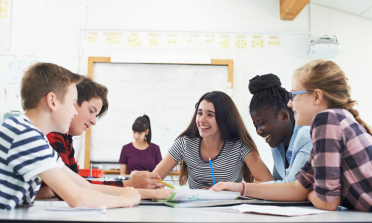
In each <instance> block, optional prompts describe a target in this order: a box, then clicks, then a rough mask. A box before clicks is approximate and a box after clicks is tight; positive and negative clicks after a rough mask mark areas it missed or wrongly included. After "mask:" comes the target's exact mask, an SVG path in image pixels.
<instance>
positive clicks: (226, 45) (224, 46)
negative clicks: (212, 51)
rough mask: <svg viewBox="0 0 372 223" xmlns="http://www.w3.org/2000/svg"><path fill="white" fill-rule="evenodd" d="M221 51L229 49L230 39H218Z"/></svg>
mask: <svg viewBox="0 0 372 223" xmlns="http://www.w3.org/2000/svg"><path fill="white" fill-rule="evenodd" d="M220 48H221V49H230V39H220Z"/></svg>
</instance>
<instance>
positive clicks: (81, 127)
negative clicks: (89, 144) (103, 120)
mask: <svg viewBox="0 0 372 223" xmlns="http://www.w3.org/2000/svg"><path fill="white" fill-rule="evenodd" d="M75 108H76V111H77V112H78V115H77V116H76V117H75V118H74V119H73V120H72V122H71V125H70V129H69V130H68V134H70V135H72V136H78V135H81V134H83V132H84V131H85V130H87V129H88V128H89V127H90V126H91V125H95V124H96V121H97V120H96V117H97V115H98V114H99V112H100V111H101V108H102V100H101V98H92V99H90V100H89V101H84V102H83V103H81V106H79V105H78V104H76V105H75Z"/></svg>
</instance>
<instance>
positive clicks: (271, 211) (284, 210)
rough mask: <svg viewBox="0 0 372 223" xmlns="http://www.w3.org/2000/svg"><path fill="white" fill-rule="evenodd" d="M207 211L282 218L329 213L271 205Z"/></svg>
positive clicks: (210, 209) (218, 208) (221, 208)
mask: <svg viewBox="0 0 372 223" xmlns="http://www.w3.org/2000/svg"><path fill="white" fill-rule="evenodd" d="M203 210H205V211H224V212H233V213H257V214H267V215H280V216H290V217H292V216H302V215H311V214H324V213H327V212H328V211H323V210H319V209H310V208H298V207H279V206H269V205H250V204H241V205H237V206H230V207H217V208H204V209H203Z"/></svg>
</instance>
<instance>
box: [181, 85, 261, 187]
mask: <svg viewBox="0 0 372 223" xmlns="http://www.w3.org/2000/svg"><path fill="white" fill-rule="evenodd" d="M203 100H206V101H208V102H211V103H213V105H214V109H215V117H216V121H217V125H218V128H219V129H220V131H221V135H222V138H223V140H229V141H237V140H239V139H240V140H241V141H242V142H243V143H244V144H245V145H247V146H248V147H249V148H250V149H251V150H252V152H256V153H258V151H257V147H256V145H255V143H254V142H253V139H252V137H251V136H250V135H249V133H248V131H247V129H246V128H245V125H244V122H243V119H242V117H241V116H240V114H239V111H238V109H237V108H236V106H235V104H234V102H233V101H232V100H231V98H230V97H229V96H228V95H227V94H225V93H223V92H220V91H212V92H208V93H206V94H204V95H203V96H202V97H201V98H200V99H199V101H198V102H197V103H196V104H195V112H194V116H193V117H192V120H191V122H190V124H189V126H188V127H187V129H186V130H185V131H184V132H182V133H181V134H180V135H179V136H178V137H177V138H180V137H182V136H188V137H200V135H199V131H198V127H197V125H196V121H195V120H196V115H197V112H198V108H199V104H200V102H202V101H203ZM180 168H181V171H180V176H179V183H180V185H181V186H182V185H185V184H186V182H187V179H188V172H187V165H186V163H185V162H184V161H183V160H182V161H180ZM243 178H244V181H246V182H253V181H254V177H253V175H252V174H251V171H250V170H249V168H248V166H247V165H246V164H245V163H244V170H243Z"/></svg>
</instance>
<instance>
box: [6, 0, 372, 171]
mask: <svg viewBox="0 0 372 223" xmlns="http://www.w3.org/2000/svg"><path fill="white" fill-rule="evenodd" d="M12 3H13V4H12V14H11V17H12V25H11V48H10V50H9V51H8V52H0V104H1V106H0V114H1V116H0V121H2V114H3V113H5V112H8V111H10V110H12V109H20V105H19V102H18V101H16V100H11V99H9V96H8V100H5V94H4V91H3V89H4V88H6V89H8V92H12V89H13V91H15V90H16V89H17V88H16V87H14V86H13V85H9V84H6V73H7V63H8V60H9V59H36V60H40V61H44V62H52V63H56V64H58V65H61V66H64V67H66V68H68V69H70V70H72V71H74V72H79V73H80V74H86V73H87V71H86V67H85V65H84V64H86V59H87V57H88V56H111V53H112V52H114V51H115V49H112V47H111V48H110V49H108V50H106V51H102V50H101V49H97V50H96V51H95V50H94V49H90V50H89V51H84V49H81V48H80V49H79V47H81V44H80V42H79V41H77V39H78V36H79V27H82V26H87V27H100V28H103V27H116V28H117V27H120V28H122V29H126V30H137V31H147V30H149V29H151V30H163V31H168V32H175V31H196V32H200V33H203V32H207V31H211V32H213V31H214V32H226V33H227V34H229V33H234V32H244V31H246V32H247V33H252V31H254V30H256V31H257V33H256V34H262V33H260V30H262V32H267V33H268V32H273V33H275V34H276V35H278V36H279V37H280V38H281V39H282V43H281V46H280V47H281V49H282V50H281V51H280V53H279V51H277V50H275V49H270V50H268V49H267V48H265V49H262V50H259V49H250V48H248V49H247V50H241V51H237V50H232V49H231V50H229V49H219V48H207V47H206V48H197V47H195V48H193V47H182V46H180V47H178V48H177V49H176V50H174V51H175V52H208V53H210V55H211V57H212V58H213V59H233V60H234V72H235V74H234V76H235V87H234V92H233V100H234V101H235V103H236V105H237V106H238V109H239V111H240V113H241V115H242V116H243V119H244V121H245V124H246V126H247V127H248V130H249V132H250V133H251V135H252V136H253V139H254V140H255V142H256V144H257V146H258V148H259V151H260V153H261V156H262V159H263V160H264V162H265V163H266V164H267V165H268V167H269V169H272V166H273V162H272V157H271V152H270V149H269V147H268V146H267V145H266V143H265V142H264V140H263V139H262V138H260V137H258V136H257V135H256V134H255V130H254V127H253V125H252V120H251V118H250V116H249V113H248V105H249V101H250V98H251V95H250V93H249V92H248V90H247V85H248V81H249V79H251V78H252V77H254V76H255V75H258V74H265V73H270V72H271V73H274V74H278V75H279V76H280V78H281V79H282V82H283V85H284V87H285V88H287V89H291V86H290V83H291V82H290V78H291V75H292V73H293V71H294V70H295V69H296V68H298V67H299V66H301V65H302V64H304V63H306V62H308V61H309V60H308V59H300V58H297V57H296V55H295V50H296V45H295V41H294V39H295V38H297V37H306V35H304V33H306V31H310V33H311V36H312V37H319V36H321V35H324V34H329V35H337V37H338V40H339V42H340V43H341V45H342V51H341V53H340V55H338V56H337V57H336V59H334V61H335V62H336V63H338V64H339V65H340V66H341V68H342V69H343V70H344V71H345V72H346V74H347V75H348V77H349V79H350V84H351V87H352V97H353V98H355V99H357V100H358V102H360V106H359V107H358V108H359V110H360V113H361V117H362V118H363V119H365V121H366V122H367V123H370V124H372V117H370V116H369V112H370V111H371V107H372V105H371V103H370V99H369V97H370V96H369V95H371V93H372V92H371V91H372V90H371V88H370V83H372V82H371V81H372V80H371V78H372V77H371V74H372V72H371V71H372V63H371V62H372V55H371V53H370V52H371V51H372V42H371V41H370V39H371V36H372V29H371V28H372V20H370V19H366V18H362V17H359V16H356V15H352V14H349V13H345V12H341V11H338V10H334V9H330V8H327V7H324V6H320V5H316V4H312V3H311V4H310V5H308V6H306V7H305V8H304V9H303V10H302V12H301V13H300V14H299V15H298V16H297V18H296V19H295V20H294V21H282V20H280V15H279V1H278V0H250V1H246V0H219V1H213V0H205V1H197V0H192V1H166V0H158V1H151V0H146V1H129V0H107V1H96V0H86V1H82V0H80V1H76V0H67V1H66V0H53V1H51V0H49V1H48V0H33V1H27V0H13V1H12ZM288 31H291V34H289V33H288ZM254 32H255V31H254ZM254 32H253V33H254ZM288 35H290V36H288ZM283 47H284V48H283ZM283 49H284V50H283ZM136 50H137V51H141V49H133V51H136ZM153 51H155V52H156V51H159V52H162V51H165V50H164V49H162V48H161V47H159V48H157V49H156V48H155V49H153ZM167 51H172V50H171V49H167ZM8 94H9V93H8ZM98 124H99V123H98ZM185 127H186V126H185ZM124 143H126V142H123V144H124ZM163 155H165V154H164V151H163ZM80 161H83V157H82V156H80Z"/></svg>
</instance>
